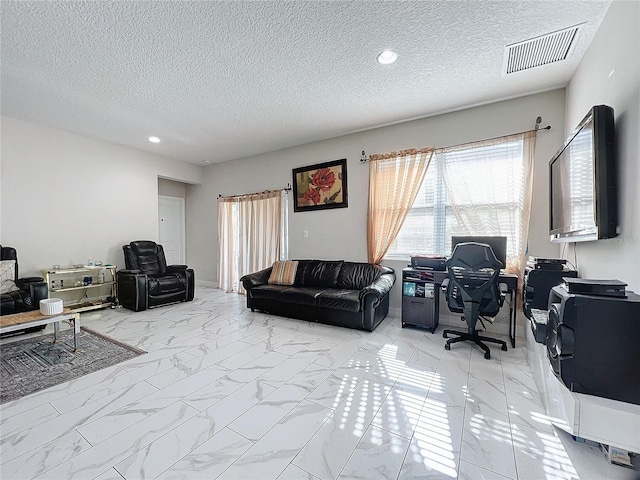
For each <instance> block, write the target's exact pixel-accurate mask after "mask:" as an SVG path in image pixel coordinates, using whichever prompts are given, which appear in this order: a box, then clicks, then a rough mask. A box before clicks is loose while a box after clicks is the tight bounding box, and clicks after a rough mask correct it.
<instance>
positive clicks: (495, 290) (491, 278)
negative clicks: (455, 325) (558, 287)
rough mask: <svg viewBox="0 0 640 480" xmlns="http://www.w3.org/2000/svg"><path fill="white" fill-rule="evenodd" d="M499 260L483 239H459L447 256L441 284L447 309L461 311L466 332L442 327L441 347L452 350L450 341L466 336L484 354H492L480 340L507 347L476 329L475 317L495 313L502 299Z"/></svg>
mask: <svg viewBox="0 0 640 480" xmlns="http://www.w3.org/2000/svg"><path fill="white" fill-rule="evenodd" d="M501 266H502V263H501V262H500V261H499V260H498V259H497V258H496V256H495V254H494V253H493V250H492V249H491V247H490V246H489V245H486V244H483V243H475V242H468V243H459V244H458V245H456V247H455V249H454V250H453V253H452V255H451V258H450V259H449V260H447V272H448V273H447V277H448V278H447V279H446V280H445V281H444V282H443V284H442V288H443V289H444V290H445V291H446V296H447V306H448V307H449V310H451V311H452V312H456V313H463V315H464V317H463V318H464V319H465V320H466V322H467V327H468V332H459V331H456V330H445V331H444V332H443V333H442V336H443V337H444V338H448V335H449V334H451V335H456V336H457V338H452V339H449V340H447V343H446V344H445V346H444V348H445V349H446V350H451V344H452V343H457V342H463V341H466V340H469V341H472V342H474V343H475V344H476V345H478V346H479V347H480V348H482V350H483V351H484V358H486V359H489V358H491V351H490V350H489V347H487V346H486V345H485V344H484V343H483V342H491V343H497V344H498V345H500V346H501V349H502V350H504V351H506V350H507V343H506V342H504V341H502V340H498V339H496V338H489V337H483V336H480V335H479V334H478V331H477V330H476V323H477V322H478V320H480V321H481V322H482V320H483V319H488V317H494V316H495V315H497V313H498V312H499V311H500V308H501V307H502V305H503V303H504V298H505V296H506V292H507V286H506V285H504V284H499V283H498V277H499V275H500V267H501Z"/></svg>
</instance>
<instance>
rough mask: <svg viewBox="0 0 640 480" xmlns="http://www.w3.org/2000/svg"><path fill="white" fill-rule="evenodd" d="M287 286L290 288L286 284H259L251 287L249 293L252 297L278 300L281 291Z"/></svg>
mask: <svg viewBox="0 0 640 480" xmlns="http://www.w3.org/2000/svg"><path fill="white" fill-rule="evenodd" d="M287 288H291V287H289V286H288V285H259V286H257V287H253V288H252V289H251V291H250V293H249V295H251V297H252V298H264V299H268V300H279V299H280V298H281V297H280V296H281V295H282V292H283V291H285V290H286V289H287Z"/></svg>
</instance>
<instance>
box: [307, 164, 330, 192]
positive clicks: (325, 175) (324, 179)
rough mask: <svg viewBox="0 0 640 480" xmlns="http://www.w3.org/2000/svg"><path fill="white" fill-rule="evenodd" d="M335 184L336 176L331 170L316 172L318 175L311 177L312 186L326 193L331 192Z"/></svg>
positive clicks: (322, 169)
mask: <svg viewBox="0 0 640 480" xmlns="http://www.w3.org/2000/svg"><path fill="white" fill-rule="evenodd" d="M334 183H336V175H335V173H333V172H332V171H331V169H330V168H321V169H320V170H316V173H314V174H313V175H312V177H311V184H312V185H314V186H315V187H318V188H319V189H320V190H323V191H325V192H328V191H329V190H331V187H333V184H334Z"/></svg>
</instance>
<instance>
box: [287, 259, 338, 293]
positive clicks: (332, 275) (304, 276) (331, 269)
mask: <svg viewBox="0 0 640 480" xmlns="http://www.w3.org/2000/svg"><path fill="white" fill-rule="evenodd" d="M343 263H344V262H343V261H342V260H338V261H330V262H329V261H322V260H300V261H299V262H298V272H297V273H296V281H295V283H294V285H296V286H301V287H325V288H336V284H337V281H338V275H339V274H340V266H341V265H342V264H343Z"/></svg>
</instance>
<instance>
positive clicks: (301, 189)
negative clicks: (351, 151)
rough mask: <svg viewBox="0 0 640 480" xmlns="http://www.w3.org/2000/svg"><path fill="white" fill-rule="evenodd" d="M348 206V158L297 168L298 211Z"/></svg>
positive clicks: (295, 192)
mask: <svg viewBox="0 0 640 480" xmlns="http://www.w3.org/2000/svg"><path fill="white" fill-rule="evenodd" d="M346 207H348V192H347V159H346V158H342V159H340V160H333V161H330V162H324V163H317V164H315V165H309V166H306V167H299V168H294V169H293V211H294V212H307V211H313V210H326V209H329V208H346Z"/></svg>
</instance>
